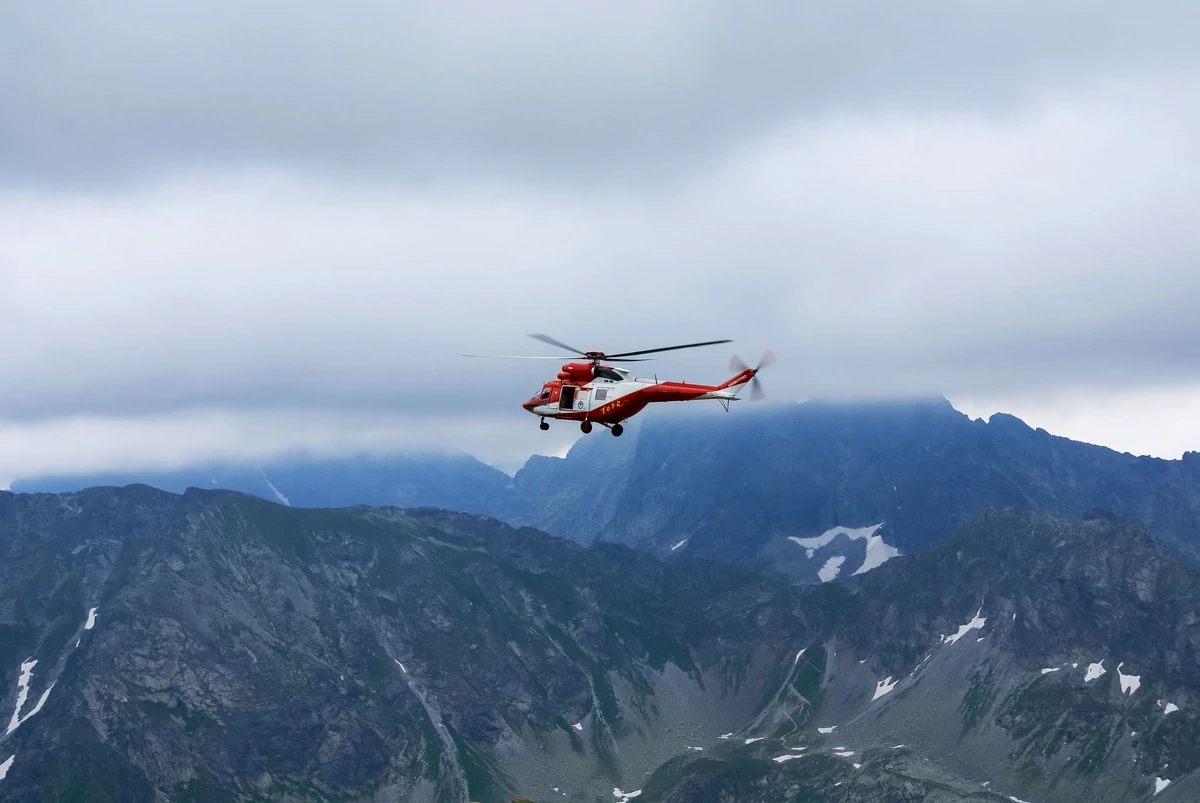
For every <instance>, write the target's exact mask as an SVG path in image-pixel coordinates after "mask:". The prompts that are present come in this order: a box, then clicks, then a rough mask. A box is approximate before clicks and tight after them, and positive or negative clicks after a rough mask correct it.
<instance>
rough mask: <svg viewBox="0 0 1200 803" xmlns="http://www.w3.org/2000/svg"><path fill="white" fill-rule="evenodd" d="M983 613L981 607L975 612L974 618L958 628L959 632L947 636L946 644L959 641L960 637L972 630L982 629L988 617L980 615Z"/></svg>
mask: <svg viewBox="0 0 1200 803" xmlns="http://www.w3.org/2000/svg"><path fill="white" fill-rule="evenodd" d="M981 613H983V608H980V609H979V610H978V611H977V612H976V613H975V616H974V618H973V619H971V621H969V622H967V623H966V624H965V625H961V626H959V628H958V632H957V633H955V634H954V635H953V636H946V641H945V643H946V644H953V643H954V642H956V641H958V640H959V639H960V638H962V637H963V636H965V635H967V634H968V633H970V632H971V631H972V630H980V629H982V628H983V626H984V625H985V624H987V619H986V618H985V617H981V616H980V614H981Z"/></svg>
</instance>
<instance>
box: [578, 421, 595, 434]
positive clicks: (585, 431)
mask: <svg viewBox="0 0 1200 803" xmlns="http://www.w3.org/2000/svg"><path fill="white" fill-rule="evenodd" d="M579 428H580V429H582V430H583V434H584V435H586V434H588V433H589V432H591V431H592V422H591V421H584V422H583V423H582V424H580V425H579Z"/></svg>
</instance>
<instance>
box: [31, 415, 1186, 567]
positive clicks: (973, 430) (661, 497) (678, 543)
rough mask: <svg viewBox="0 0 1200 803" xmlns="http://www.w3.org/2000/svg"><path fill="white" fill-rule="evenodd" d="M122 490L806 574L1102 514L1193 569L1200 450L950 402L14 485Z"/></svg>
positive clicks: (664, 420) (661, 422)
mask: <svg viewBox="0 0 1200 803" xmlns="http://www.w3.org/2000/svg"><path fill="white" fill-rule="evenodd" d="M132 482H139V483H144V484H148V485H152V486H154V487H158V488H162V489H164V490H170V491H175V492H182V491H184V490H186V489H187V488H188V487H197V488H213V487H222V488H230V489H234V490H242V491H246V492H248V493H253V494H256V495H258V496H261V497H263V498H266V499H272V500H276V499H277V500H279V501H281V502H284V503H285V504H291V505H295V506H299V507H344V506H351V505H359V504H367V505H400V506H431V507H441V508H446V509H451V510H459V511H464V512H470V513H485V514H488V515H492V516H495V517H497V518H499V519H501V520H503V521H506V522H508V523H510V524H514V525H517V526H532V527H536V528H538V529H540V530H542V531H544V532H547V533H550V534H552V535H557V536H560V537H563V538H568V539H571V540H573V541H577V542H579V543H582V544H592V543H596V542H600V541H605V542H614V543H620V544H625V545H628V546H631V547H635V548H637V549H640V550H643V551H647V552H650V553H652V554H656V555H659V556H663V557H674V558H678V557H681V556H683V555H689V556H696V557H708V558H714V559H718V560H724V561H730V562H737V563H742V564H746V565H750V566H753V567H755V568H759V569H763V570H770V571H782V572H786V573H788V574H790V575H792V576H794V577H797V578H798V579H800V580H802V581H805V582H817V581H818V580H819V579H828V578H830V577H831V576H836V575H838V574H842V575H844V574H852V573H854V572H856V571H860V570H866V569H870V568H871V567H873V566H876V565H878V564H879V563H880V562H882V561H883V560H886V559H887V558H889V557H891V556H893V555H895V554H898V553H900V554H909V553H913V552H917V551H920V550H921V549H923V548H925V547H926V546H928V545H929V544H931V543H933V542H935V541H937V540H938V539H940V538H942V537H945V536H946V535H948V534H949V533H951V532H953V531H954V530H955V529H956V528H958V527H960V526H961V525H963V524H964V523H966V522H967V521H969V520H970V519H971V518H973V517H974V516H976V515H978V514H979V513H980V512H981V511H983V510H985V509H987V508H989V507H1007V506H1012V507H1020V508H1028V509H1037V510H1045V511H1048V512H1053V513H1058V514H1061V515H1065V516H1079V515H1082V514H1083V513H1085V512H1087V511H1090V510H1094V509H1103V510H1108V511H1110V512H1112V513H1114V514H1116V515H1119V516H1121V517H1123V518H1127V519H1129V520H1130V521H1133V522H1137V523H1139V524H1141V525H1143V526H1144V527H1145V528H1146V529H1147V530H1148V531H1150V532H1151V533H1153V534H1154V535H1155V536H1156V537H1158V538H1161V539H1162V540H1163V543H1164V544H1166V545H1167V547H1168V548H1169V549H1170V550H1172V551H1173V552H1174V553H1175V554H1177V555H1178V556H1180V557H1181V558H1183V559H1185V560H1187V561H1191V562H1194V563H1196V564H1197V565H1200V453H1194V452H1189V453H1186V454H1184V456H1183V458H1182V459H1180V460H1163V459H1158V458H1152V457H1135V456H1133V455H1129V454H1122V453H1118V452H1115V451H1113V450H1111V449H1107V448H1104V447H1100V446H1093V445H1090V444H1085V443H1079V442H1076V441H1071V440H1068V439H1066V438H1061V437H1056V436H1054V435H1051V434H1049V433H1047V432H1045V431H1044V430H1041V429H1033V428H1031V427H1029V426H1027V425H1026V424H1024V423H1023V422H1022V421H1020V420H1019V419H1017V418H1015V417H1013V416H1010V415H1006V414H996V415H993V416H992V417H991V418H990V419H989V420H988V421H986V422H985V421H983V420H978V419H976V420H972V419H971V418H969V417H968V416H966V415H964V414H962V413H960V412H958V411H957V410H955V409H954V408H953V407H952V406H951V405H950V403H949V402H948V401H946V400H945V399H934V400H916V401H908V402H879V403H862V404H831V403H821V402H808V403H804V404H796V405H788V406H782V407H774V408H769V409H767V410H763V411H757V412H756V411H746V410H740V411H735V412H734V413H733V414H730V415H728V416H704V417H703V418H696V417H691V416H686V415H684V416H668V415H664V416H659V417H649V416H644V417H642V418H638V419H634V420H633V422H631V425H630V426H629V427H628V428H627V430H626V434H625V436H624V437H621V438H612V437H605V436H603V435H602V434H600V433H596V434H593V435H591V436H587V437H584V438H581V439H580V440H579V441H578V442H577V443H576V444H575V445H574V447H573V448H572V449H571V450H570V452H569V453H568V454H567V456H566V457H565V458H555V457H543V456H539V455H535V456H533V457H532V458H530V459H529V461H528V462H527V463H526V464H525V466H524V467H523V468H522V469H521V470H520V471H518V472H517V474H516V475H515V477H511V478H510V477H508V476H507V475H505V474H503V473H502V472H500V471H497V470H495V469H493V468H491V467H489V466H486V465H484V464H482V463H480V462H479V461H477V460H474V459H473V458H469V457H465V456H460V457H423V458H413V457H403V456H401V457H389V458H369V457H353V458H343V459H301V458H292V459H286V460H279V461H275V462H274V463H270V464H267V465H263V466H261V467H252V466H203V467H198V468H193V469H185V470H181V471H177V472H172V473H167V474H162V473H151V472H140V473H130V474H125V475H119V476H118V475H82V476H76V477H47V478H31V479H26V480H18V481H17V482H15V483H14V484H13V486H12V487H13V490H15V491H69V490H79V489H81V488H85V487H91V486H96V485H126V484H129V483H132ZM836 528H842V529H841V530H840V531H837V529H836ZM831 532H832V533H833V534H832V535H829V536H827V537H826V540H824V541H822V542H820V543H817V542H816V540H814V539H819V538H821V537H822V536H824V535H825V534H827V533H831Z"/></svg>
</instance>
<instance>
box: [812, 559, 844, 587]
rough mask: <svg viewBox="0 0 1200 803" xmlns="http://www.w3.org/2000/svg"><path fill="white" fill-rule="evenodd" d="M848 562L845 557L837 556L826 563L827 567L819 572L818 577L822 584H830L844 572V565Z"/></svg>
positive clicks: (823, 567)
mask: <svg viewBox="0 0 1200 803" xmlns="http://www.w3.org/2000/svg"><path fill="white" fill-rule="evenodd" d="M845 562H846V556H845V555H835V556H833V557H832V558H830V559H829V560H827V561H825V565H824V566H822V567H821V570H820V571H819V572H817V577H819V578H821V582H822V583H828V582H829V581H830V580H832V579H834V578H835V577H837V576H838V572H840V571H841V570H842V564H843V563H845Z"/></svg>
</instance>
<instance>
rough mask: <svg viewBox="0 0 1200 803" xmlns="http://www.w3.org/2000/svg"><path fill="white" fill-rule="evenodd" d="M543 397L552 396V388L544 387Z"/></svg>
mask: <svg viewBox="0 0 1200 803" xmlns="http://www.w3.org/2000/svg"><path fill="white" fill-rule="evenodd" d="M542 398H543V399H548V398H550V388H542Z"/></svg>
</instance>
